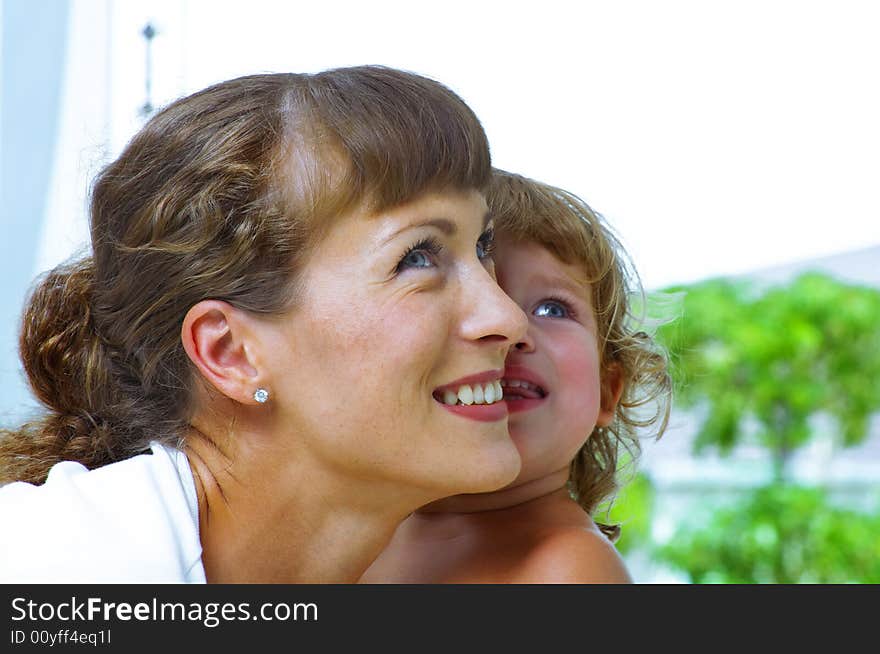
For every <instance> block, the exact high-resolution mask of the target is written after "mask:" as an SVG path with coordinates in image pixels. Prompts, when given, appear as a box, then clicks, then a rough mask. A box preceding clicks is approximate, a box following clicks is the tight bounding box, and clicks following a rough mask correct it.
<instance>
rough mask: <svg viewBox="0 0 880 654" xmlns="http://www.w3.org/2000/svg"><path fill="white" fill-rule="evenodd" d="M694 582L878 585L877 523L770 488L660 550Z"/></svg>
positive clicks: (808, 492)
mask: <svg viewBox="0 0 880 654" xmlns="http://www.w3.org/2000/svg"><path fill="white" fill-rule="evenodd" d="M660 555H661V558H662V559H663V560H665V561H667V562H668V563H672V564H673V565H675V566H676V567H679V568H682V569H684V570H687V572H688V573H689V574H690V576H691V579H692V580H693V581H695V582H697V583H787V584H792V583H853V582H861V583H880V517H878V516H876V515H865V514H861V513H857V512H855V511H851V510H847V509H843V508H839V507H835V506H833V505H832V504H831V503H830V502H829V501H828V498H827V497H826V494H825V492H824V491H823V490H822V489H819V488H808V487H801V486H795V485H792V484H773V485H771V486H767V487H764V488H761V489H758V490H757V491H756V492H755V493H753V494H751V495H750V496H749V497H748V498H747V499H746V501H745V502H743V503H741V504H739V505H737V506H734V507H731V508H728V509H723V510H721V511H718V512H716V513H715V514H714V515H713V516H711V518H709V520H708V523H707V525H704V526H703V528H700V529H693V528H692V529H685V530H682V531H681V532H680V533H679V534H678V535H677V536H676V538H674V539H673V540H671V541H670V542H669V543H668V544H666V545H664V546H663V547H662V548H661V550H660Z"/></svg>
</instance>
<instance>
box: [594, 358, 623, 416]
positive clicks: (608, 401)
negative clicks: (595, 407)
mask: <svg viewBox="0 0 880 654" xmlns="http://www.w3.org/2000/svg"><path fill="white" fill-rule="evenodd" d="M601 385H602V391H601V405H600V406H599V417H598V418H597V419H596V426H597V427H607V426H608V425H610V424H611V422H612V421H613V420H614V414H615V413H616V411H617V403H618V402H620V396H621V395H622V394H623V387H624V383H623V371H622V370H621V368H620V364H619V363H617V362H616V361H614V362H612V363H611V364H609V365H607V366H605V368H604V370H603V371H602V379H601Z"/></svg>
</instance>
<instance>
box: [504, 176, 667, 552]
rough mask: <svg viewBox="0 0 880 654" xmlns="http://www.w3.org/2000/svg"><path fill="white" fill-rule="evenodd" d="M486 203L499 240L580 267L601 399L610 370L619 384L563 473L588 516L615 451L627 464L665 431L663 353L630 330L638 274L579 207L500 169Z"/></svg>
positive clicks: (605, 489)
mask: <svg viewBox="0 0 880 654" xmlns="http://www.w3.org/2000/svg"><path fill="white" fill-rule="evenodd" d="M486 199H487V202H488V204H489V210H490V211H491V212H492V215H493V216H494V217H495V225H496V229H497V230H498V232H499V234H504V235H505V236H506V237H508V238H512V239H513V240H519V241H530V242H535V243H538V244H539V245H541V246H543V247H545V248H546V249H547V250H549V251H550V252H551V253H553V255H554V256H556V257H557V258H558V259H559V260H560V261H562V262H564V263H567V264H573V265H577V266H580V268H581V269H582V270H583V274H584V277H583V281H584V284H585V285H586V284H588V285H589V288H590V290H591V295H592V299H593V309H594V311H595V314H596V326H597V328H598V329H597V331H598V336H599V356H600V371H601V378H602V380H603V384H602V396H603V400H604V399H607V394H608V392H609V389H608V387H607V385H606V384H605V382H604V380H605V379H607V377H608V373H609V370H610V369H611V368H612V367H615V368H616V369H617V374H619V375H620V377H621V378H622V380H623V394H622V395H621V398H620V401H619V403H618V405H617V409H616V412H615V417H614V420H613V421H612V423H611V425H609V426H608V427H605V428H602V427H597V428H595V429H594V430H593V432H592V434H589V438H587V439H586V441H585V443H584V445H583V446H582V447H581V449H580V450H579V451H578V453H577V455H576V456H575V458H574V460H573V461H572V462H571V467H570V470H569V478H568V484H569V490H570V491H571V493H572V496H573V497H574V498H575V499H576V500H577V501H578V503H579V504H580V505H581V506H582V507H583V509H584V510H585V511H586V512H587V513H589V514H590V515H594V514H595V512H596V510H597V508H598V507H599V505H600V504H601V503H602V502H603V501H605V500H608V499H610V498H612V497H613V495H614V494H615V492H616V491H617V490H618V485H619V483H618V472H619V470H618V455H619V453H620V451H621V449H622V448H623V449H625V450H627V451H628V453H629V455H630V457H631V461H633V462H634V461H635V459H636V458H637V457H638V455H639V453H640V446H639V439H640V438H644V437H646V436H651V435H653V436H656V437H659V436H660V435H661V434H662V433H663V431H664V430H665V429H666V424H667V422H668V420H669V411H670V405H671V393H672V382H671V378H670V375H669V372H668V369H667V359H666V355H665V352H664V351H663V349H662V348H661V347H660V346H659V345H658V344H657V343H656V342H655V341H654V340H653V338H651V336H649V335H648V334H647V333H646V332H644V331H639V330H637V329H634V328H633V325H634V324H636V323H637V322H638V320H637V318H636V316H634V315H633V311H632V306H631V298H632V297H633V296H634V294H638V293H641V290H642V289H641V284H640V282H639V279H638V275H637V274H636V273H635V269H634V268H633V266H632V264H631V262H630V260H629V257H628V256H627V254H626V251H625V250H624V248H623V246H622V245H621V244H620V242H619V241H618V239H617V238H616V237H615V236H614V234H613V233H612V232H611V230H610V229H609V228H608V226H607V225H606V224H605V222H604V220H603V219H602V218H601V216H599V215H598V214H597V213H595V212H594V211H593V210H592V209H591V208H590V207H589V206H588V205H587V203H586V202H584V201H583V200H581V199H580V198H579V197H577V196H576V195H574V194H572V193H569V192H568V191H564V190H562V189H560V188H556V187H553V186H550V185H548V184H543V183H541V182H537V181H535V180H532V179H528V178H526V177H522V176H520V175H514V174H512V173H508V172H505V171H502V170H495V171H494V172H493V176H492V181H491V183H490V185H489V187H488V189H487V198H486ZM585 436H587V435H586V434H585ZM599 526H600V528H602V530H603V531H604V532H605V533H606V534H607V535H609V536H610V537H612V538H616V536H617V535H618V533H619V531H620V527H619V526H618V525H606V524H601V523H600V524H599Z"/></svg>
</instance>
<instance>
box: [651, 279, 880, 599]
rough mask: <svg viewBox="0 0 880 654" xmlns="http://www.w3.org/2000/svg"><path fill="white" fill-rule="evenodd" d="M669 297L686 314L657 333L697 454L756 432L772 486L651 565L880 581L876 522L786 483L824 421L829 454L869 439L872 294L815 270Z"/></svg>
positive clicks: (879, 389) (678, 539)
mask: <svg viewBox="0 0 880 654" xmlns="http://www.w3.org/2000/svg"><path fill="white" fill-rule="evenodd" d="M671 290H675V291H684V292H685V298H684V304H683V315H682V317H681V319H680V320H678V321H676V322H675V323H672V324H669V325H666V326H664V327H662V328H661V329H660V331H659V333H658V336H659V337H660V339H661V341H662V342H663V343H664V344H665V345H666V346H667V348H668V349H669V351H670V354H671V359H672V361H673V369H674V376H675V377H676V387H677V403H678V404H679V406H684V407H691V408H692V409H693V412H692V414H693V415H694V416H696V417H697V419H699V420H700V425H699V430H698V434H697V438H696V441H695V446H694V447H695V452H696V453H700V452H702V451H704V450H705V449H706V448H710V447H712V448H717V449H718V451H719V452H720V453H722V454H727V453H729V452H730V451H731V450H732V449H733V448H734V447H736V446H737V445H739V444H741V443H743V442H744V441H745V440H746V439H748V438H751V437H754V438H756V439H757V443H758V444H760V445H762V446H763V447H764V448H766V449H767V451H768V453H769V455H770V456H771V459H772V462H773V483H772V484H770V485H769V486H767V487H765V488H761V489H758V490H757V491H754V492H752V493H750V494H748V495H747V497H745V499H743V500H742V501H740V502H739V503H736V504H734V505H733V506H730V507H729V508H725V509H722V510H718V511H716V512H715V513H714V515H713V517H712V518H711V519H709V520H708V521H706V522H704V524H703V526H702V527H695V526H694V525H686V526H684V527H683V528H681V529H679V530H678V532H677V533H676V534H675V535H674V537H673V539H672V540H671V541H670V542H669V543H668V544H667V545H665V546H664V547H662V548H660V549H659V551H658V552H657V554H658V555H659V558H660V559H661V560H665V561H666V562H669V563H672V564H673V565H676V566H677V567H680V568H682V569H684V570H686V571H687V572H688V573H689V574H690V575H691V578H692V579H693V580H694V581H698V582H705V581H718V582H740V583H762V582H776V583H794V582H840V581H862V582H866V581H870V582H880V567H878V564H877V561H878V560H880V551H878V543H880V537H878V534H880V520H878V518H876V517H874V516H872V515H867V514H863V513H858V512H855V511H851V510H847V509H843V508H839V507H835V506H834V505H833V504H832V503H831V502H830V500H829V498H828V497H827V495H826V494H825V493H824V491H822V490H821V489H817V488H804V487H799V486H795V485H792V484H791V483H790V480H789V477H790V474H789V470H788V467H789V461H790V458H791V456H792V454H793V453H794V452H795V451H796V450H797V449H798V448H799V447H802V446H803V445H805V444H806V443H808V442H809V440H810V439H811V438H812V437H813V436H814V434H813V432H812V429H811V423H812V419H813V418H815V417H816V416H818V415H825V416H828V417H830V418H832V420H833V423H834V424H835V430H834V433H835V435H836V442H837V445H838V446H842V447H847V446H851V445H854V444H857V443H860V442H861V441H863V440H864V439H865V438H866V436H867V435H868V431H869V430H868V427H869V421H870V418H871V416H872V415H873V414H875V413H876V412H877V411H878V410H880V383H878V380H880V292H878V291H876V290H874V289H870V288H864V287H859V286H853V285H847V284H843V283H841V282H838V281H835V280H833V279H831V278H829V277H827V276H824V275H820V274H816V273H811V274H805V275H802V276H801V277H799V278H797V279H796V280H794V281H793V282H792V283H790V284H789V285H787V286H782V287H775V288H770V289H765V290H760V289H756V288H755V287H752V286H749V285H747V284H745V283H735V282H732V281H727V280H712V281H708V282H704V283H701V284H697V285H694V286H691V287H687V288H677V289H671ZM755 426H756V427H757V432H756V433H752V431H753V430H754V428H755Z"/></svg>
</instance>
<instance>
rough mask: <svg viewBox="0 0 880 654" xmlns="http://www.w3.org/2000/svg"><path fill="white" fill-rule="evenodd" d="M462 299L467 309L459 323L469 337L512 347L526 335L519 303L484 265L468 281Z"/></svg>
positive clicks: (525, 325)
mask: <svg viewBox="0 0 880 654" xmlns="http://www.w3.org/2000/svg"><path fill="white" fill-rule="evenodd" d="M467 287H469V288H470V291H469V292H468V293H466V294H465V296H466V297H465V302H466V303H468V306H469V307H470V309H471V310H470V311H468V312H467V314H466V315H467V317H466V318H465V320H464V324H463V326H462V328H463V331H464V335H465V336H466V337H467V338H469V339H471V340H482V341H486V340H491V341H499V342H503V343H505V344H506V345H507V347H512V346H513V345H514V344H515V343H519V342H520V341H522V340H523V339H525V338H527V337H526V332H527V330H528V325H529V321H528V318H527V317H526V314H525V313H524V312H523V310H522V309H520V307H519V305H518V304H517V303H516V302H514V301H513V300H512V299H511V298H510V296H508V295H507V294H506V293H505V292H504V291H503V290H501V287H500V286H499V285H498V282H496V281H495V280H494V279H493V278H492V276H491V275H490V274H489V273H488V271H486V270H485V269H484V268H483V269H481V272H480V273H478V274H477V275H475V276H473V277H471V278H470V280H469V281H468V283H467Z"/></svg>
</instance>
